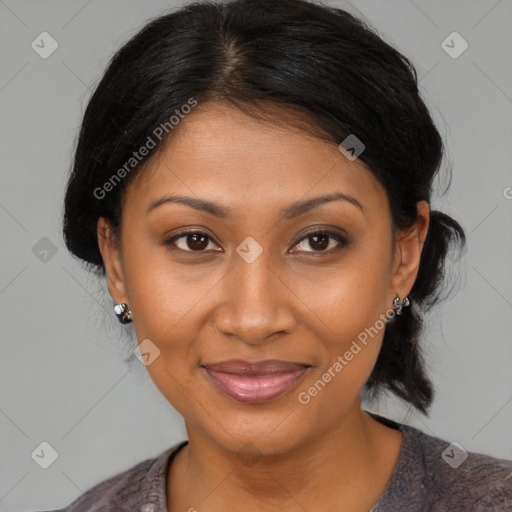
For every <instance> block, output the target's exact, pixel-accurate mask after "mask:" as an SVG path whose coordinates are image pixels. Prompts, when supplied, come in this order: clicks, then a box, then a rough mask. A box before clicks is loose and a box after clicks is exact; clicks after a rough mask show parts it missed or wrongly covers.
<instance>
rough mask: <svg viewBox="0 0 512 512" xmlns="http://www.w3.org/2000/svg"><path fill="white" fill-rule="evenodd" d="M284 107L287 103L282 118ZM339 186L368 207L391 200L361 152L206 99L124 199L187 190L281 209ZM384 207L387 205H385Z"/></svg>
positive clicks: (147, 199) (138, 201) (240, 204)
mask: <svg viewBox="0 0 512 512" xmlns="http://www.w3.org/2000/svg"><path fill="white" fill-rule="evenodd" d="M286 116H287V111H286V110H284V109H283V116H282V119H283V120H285V119H286ZM332 192H342V193H345V194H347V195H350V196H352V197H354V198H356V199H357V200H358V201H359V202H360V203H361V204H363V206H364V208H365V210H366V209H369V210H371V209H377V210H378V209H380V210H382V209H383V208H384V209H385V208H387V197H386V193H385V190H384V188H383V187H382V185H381V184H380V182H378V180H377V179H376V178H375V176H374V175H373V173H372V172H371V171H370V170H369V169H368V167H367V166H366V164H365V163H364V162H362V161H360V160H359V159H356V160H354V161H350V160H348V159H347V158H346V157H345V156H344V155H343V154H342V153H341V152H340V151H339V149H338V147H337V145H336V144H334V143H333V142H328V141H326V140H322V139H320V138H319V137H317V136H314V135H312V134H310V133H307V132H306V131H304V130H301V129H298V128H297V127H296V126H295V125H294V124H292V123H289V124H287V123H286V122H285V123H279V124H276V123H273V122H269V121H268V120H264V119H257V118H254V117H253V116H250V115H247V114H245V113H243V112H242V111H240V110H239V109H237V108H235V107H233V106H229V105H226V104H219V103H208V104H206V105H204V104H203V105H199V106H197V107H195V109H194V110H193V111H192V113H190V114H188V115H187V116H186V117H185V118H184V119H182V120H181V121H180V122H179V124H178V125H177V126H175V127H174V128H173V132H172V134H171V137H170V138H169V139H168V141H167V142H166V144H165V146H164V147H163V148H162V150H161V151H160V152H159V153H158V154H157V155H155V158H153V159H152V160H151V161H150V162H148V165H147V166H146V168H145V169H142V170H141V172H140V174H139V175H138V176H137V177H136V179H135V180H134V181H133V182H132V183H131V184H130V186H129V187H128V190H127V194H126V202H125V203H126V207H130V206H134V205H136V206H137V210H139V209H140V208H142V207H148V206H149V205H150V204H151V203H152V202H154V201H155V200H157V199H159V198H160V197H161V196H163V195H165V194H186V195H188V196H196V197H197V198H205V199H206V198H207V199H209V200H212V201H215V202H218V203H222V204H224V205H227V206H228V205H229V207H230V210H233V211H236V212H237V214H239V215H240V216H244V212H246V215H251V214H252V213H253V211H252V208H251V207H252V206H255V207H257V208H258V209H260V210H265V211H270V210H275V209H276V208H279V209H281V208H282V206H283V205H286V204H289V203H291V202H294V201H297V200H298V199H301V198H307V197H313V196H317V195H321V194H326V193H332ZM381 213H382V212H381Z"/></svg>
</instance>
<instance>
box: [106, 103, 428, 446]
mask: <svg viewBox="0 0 512 512" xmlns="http://www.w3.org/2000/svg"><path fill="white" fill-rule="evenodd" d="M174 131H175V133H173V138H172V139H171V140H170V141H169V143H168V145H167V147H166V148H165V150H164V152H163V153H162V154H161V156H160V157H159V158H158V159H155V160H154V161H152V162H151V164H150V169H151V170H150V171H149V172H148V170H147V169H146V170H144V171H142V173H141V174H140V175H139V176H137V179H136V180H135V181H133V182H132V183H130V185H129V187H128V189H127V191H126V196H125V202H124V205H123V212H122V229H121V240H120V246H121V247H120V249H121V250H120V252H118V251H117V249H116V247H115V246H114V245H112V244H111V243H107V241H106V240H107V239H106V238H104V237H103V236H102V234H103V235H104V234H108V231H105V227H108V226H107V224H105V223H104V222H103V220H102V219H100V222H99V224H98V233H99V235H100V236H99V243H100V248H101V250H102V254H103V257H104V260H105V264H106V267H107V273H108V280H109V290H110V293H111V294H112V296H113V297H114V299H115V300H116V301H117V302H126V303H127V304H128V305H129V307H130V309H131V311H132V318H133V321H134V326H135V332H136V335H137V339H138V341H139V343H141V342H143V341H144V340H150V342H148V341H144V343H145V346H144V347H145V350H142V351H143V352H148V353H149V354H150V355H149V356H147V357H149V358H150V361H151V362H150V364H149V365H148V366H147V370H148V372H149V374H150V376H151V378H152V379H153V381H154V382H155V384H156V386H157V387H158V388H159V389H160V391H161V392H162V394H163V395H164V396H165V397H166V398H167V400H168V401H169V402H170V403H171V404H172V405H173V406H174V407H175V408H176V409H177V410H178V411H179V412H180V413H181V414H182V415H183V417H184V419H185V422H186V424H187V428H188V429H189V430H191V431H194V432H197V433H200V434H201V435H203V436H205V437H206V438H208V439H210V440H213V441H214V442H215V443H216V444H217V445H219V446H221V447H223V448H224V449H226V450H229V451H232V452H238V451H239V450H240V449H241V448H242V447H243V446H244V445H246V446H255V447H256V448H255V449H256V450H257V451H258V452H259V453H262V454H267V453H268V454H270V453H283V452H286V451H288V450H291V449H293V448H297V447H299V446H301V445H304V444H305V443H308V442H310V441H311V440H312V439H314V438H316V437H318V436H319V435H321V434H322V433H326V432H328V431H329V430H332V429H333V428H336V425H337V424H339V422H340V420H342V419H343V418H344V417H347V415H348V414H349V413H350V412H351V411H354V410H355V408H356V407H357V408H358V410H359V393H360V390H361V388H362V387H363V384H364V383H365V381H366V380H367V378H368V377H369V375H370V373H371V370H372V368H373V366H374V364H375V361H376V358H377V356H378V353H379V349H380V347H381V341H382V337H383V334H384V328H383V327H384V325H385V322H384V321H383V319H385V315H386V313H388V314H389V311H390V308H391V305H392V301H393V298H394V297H395V296H396V295H397V294H398V295H399V296H400V297H401V298H403V297H404V296H405V295H407V293H408V292H409V291H410V289H411V288H412V285H413V283H414V279H415V276H416V271H417V264H418V261H419V255H420V252H421V245H422V240H420V241H418V238H416V239H414V237H412V238H411V237H409V238H408V240H409V242H406V241H405V240H406V239H405V238H404V239H403V240H402V241H400V242H399V243H398V244H397V246H396V247H393V245H392V224H391V217H390V210H389V205H388V201H387V196H386V192H385V190H384V188H383V187H382V186H381V185H380V183H379V182H378V181H377V179H376V178H375V177H374V176H373V174H372V173H371V172H370V171H369V170H368V169H367V168H366V167H365V165H364V164H363V163H362V162H361V161H359V160H354V161H351V160H349V159H348V158H347V157H346V156H345V155H344V154H342V153H341V152H340V150H339V149H338V148H337V147H336V146H335V145H334V144H328V143H326V142H323V141H320V140H319V139H317V138H314V137H312V136H310V135H307V134H305V133H303V132H299V131H297V130H293V129H291V128H283V127H277V126H276V125H272V124H269V123H264V122H261V121H257V120H255V119H254V118H252V117H247V116H246V115H244V114H243V113H241V112H240V111H238V110H236V109H233V108H232V107H228V106H225V105H221V104H214V103H211V104H208V108H207V109H206V108H204V106H199V107H197V108H196V109H195V110H194V111H193V112H192V113H191V114H189V115H188V117H186V118H185V119H184V120H182V121H181V122H180V124H179V125H178V126H177V127H175V128H174ZM363 142H364V141H363ZM336 194H339V196H340V199H336V200H331V201H318V202H316V201H313V202H310V201H311V200H312V199H314V198H319V197H322V196H327V195H336ZM168 196H186V197H188V198H190V201H194V204H195V207H192V206H190V205H186V204H183V203H180V202H174V201H167V202H164V201H162V199H163V198H166V197H168ZM344 197H345V199H343V198H344ZM156 203H159V205H155V204H156ZM210 203H212V204H215V205H216V206H215V208H212V207H210V206H209V205H210ZM304 204H306V205H307V207H301V206H300V205H304ZM221 210H222V211H223V212H224V215H223V216H220V215H219V211H221ZM283 212H286V214H283ZM427 217H428V216H427ZM427 224H428V218H427ZM426 228H427V226H424V230H426ZM315 229H321V230H323V231H329V232H330V234H329V235H320V236H315V235H312V236H309V237H308V236H306V235H308V233H310V232H311V231H314V230H315ZM189 230H195V231H198V232H200V233H201V234H200V235H199V236H198V235H196V236H194V235H193V234H192V235H188V236H187V235H185V236H181V238H178V235H180V234H181V235H182V234H183V232H186V231H189ZM423 233H424V231H423ZM171 238H174V241H172V242H171V241H169V240H170V239H171ZM420 238H422V236H420ZM410 240H412V242H411V241H410ZM404 256H405V257H404ZM363 340H364V341H363ZM155 346H156V347H157V348H158V350H159V351H160V352H159V355H158V356H157V357H156V358H155V355H156V354H157V353H158V350H156V349H155ZM357 347H359V350H358V348H357ZM153 358H154V360H153ZM233 359H236V360H245V361H249V362H250V363H254V362H257V361H261V360H280V361H285V362H291V363H297V364H298V366H295V367H290V368H289V369H288V370H289V371H287V372H284V368H281V367H280V366H275V367H274V368H273V369H272V368H271V369H267V370H266V371H267V373H268V372H270V371H278V372H282V373H273V374H272V375H266V376H259V377H257V378H256V377H254V375H252V376H247V375H241V376H240V375H238V376H236V375H233V374H226V373H214V372H210V373H209V372H208V371H207V370H206V368H205V367H207V366H208V365H212V364H213V363H219V362H223V361H227V360H233ZM291 369H294V371H291ZM223 370H224V371H228V372H229V371H235V372H238V373H240V372H243V371H244V368H239V367H236V366H229V367H226V368H224V369H223ZM245 370H247V368H245ZM260 370H262V372H263V373H265V370H264V369H263V368H260ZM213 376H217V379H220V380H217V379H216V378H214V377H213ZM222 382H223V383H224V387H223V385H222V384H221V383H222ZM315 383H316V384H315Z"/></svg>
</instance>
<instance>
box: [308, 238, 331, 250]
mask: <svg viewBox="0 0 512 512" xmlns="http://www.w3.org/2000/svg"><path fill="white" fill-rule="evenodd" d="M318 238H320V239H322V240H323V243H317V242H316V240H317V239H318ZM311 239H313V240H315V242H314V243H313V244H312V243H311V242H310V245H311V247H312V248H313V249H315V248H320V249H325V248H326V247H328V246H329V236H328V235H311ZM315 244H317V247H315ZM318 246H319V247H318Z"/></svg>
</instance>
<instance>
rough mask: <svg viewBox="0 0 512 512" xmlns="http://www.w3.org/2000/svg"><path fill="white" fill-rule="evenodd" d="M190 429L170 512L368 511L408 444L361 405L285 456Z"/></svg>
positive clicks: (171, 485)
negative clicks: (235, 446) (236, 510)
mask: <svg viewBox="0 0 512 512" xmlns="http://www.w3.org/2000/svg"><path fill="white" fill-rule="evenodd" d="M187 431H188V434H189V444H188V445H187V446H185V447H184V448H182V450H180V452H178V454H177V455H176V458H175V460H174V461H173V463H172V464H171V468H170V470H169V479H168V496H169V505H170V507H169V510H170V511H171V510H172V511H174V510H189V509H192V510H193V508H196V509H197V510H199V511H201V510H212V511H216V510H226V508H227V507H228V506H232V504H233V503H244V507H243V508H244V510H246V511H252V510H254V511H256V510H258V511H261V510H278V509H279V510H281V511H283V512H284V511H287V510H302V508H301V507H303V509H306V510H308V511H310V512H313V511H315V510H325V509H326V508H331V509H333V508H336V509H340V510H341V508H340V506H342V505H343V509H346V510H350V511H358V510H361V511H366V510H368V509H369V508H370V507H371V506H372V505H373V504H374V503H375V502H376V501H377V499H378V497H379V496H380V494H381V493H382V491H383V490H384V488H385V486H386V483H387V482H388V480H389V478H390V477H391V474H392V471H393V468H394V466H395V464H396V460H397V458H398V453H399V450H400V443H401V434H400V432H399V431H397V430H394V429H390V428H389V427H386V426H384V425H382V424H381V423H379V422H377V421H376V420H374V419H373V418H371V417H370V416H369V415H368V414H367V413H365V412H364V411H362V410H361V407H360V402H359V401H357V402H356V403H355V404H354V406H353V407H352V408H351V409H350V411H349V412H348V414H346V415H344V416H343V417H342V418H340V419H339V420H338V421H337V422H336V423H335V424H334V425H333V427H332V428H331V429H330V430H329V431H327V432H324V433H323V434H322V435H320V436H317V437H315V438H313V439H304V440H303V442H302V443H301V444H300V445H297V446H295V447H294V448H293V449H292V450H289V451H287V452H285V453H270V454H265V455H261V452H260V451H259V450H258V448H257V447H256V446H253V445H250V444H249V443H248V444H247V445H246V446H245V447H244V450H243V451H241V452H238V453H233V452H232V451H228V450H226V449H225V448H223V447H222V446H219V445H218V444H216V443H215V442H214V441H212V440H211V439H209V438H207V437H205V436H204V435H203V434H202V433H201V432H200V431H198V430H196V429H194V428H191V427H190V426H189V425H187ZM255 444H256V442H255V443H254V445H255ZM287 507H289V508H287ZM345 507H346V508H345Z"/></svg>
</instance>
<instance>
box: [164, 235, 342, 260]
mask: <svg viewBox="0 0 512 512" xmlns="http://www.w3.org/2000/svg"><path fill="white" fill-rule="evenodd" d="M189 235H203V236H205V237H206V238H208V239H209V240H210V241H212V242H214V243H217V242H216V240H215V239H213V238H212V237H211V236H209V235H207V234H206V233H204V232H203V231H199V230H190V231H183V232H181V233H179V234H177V235H175V236H173V237H172V238H169V239H168V240H166V241H165V242H164V244H165V245H168V246H172V245H173V244H174V242H175V241H176V240H179V239H180V238H186V237H188V236H189ZM319 235H322V236H328V237H329V238H331V239H334V240H336V241H337V242H339V244H340V245H339V246H338V247H335V248H334V249H333V248H331V249H329V250H328V251H295V253H296V254H297V253H301V252H305V253H310V254H332V253H333V252H335V251H337V250H339V249H342V248H343V247H345V246H347V245H348V240H347V238H345V237H344V236H342V235H340V234H339V233H335V232H334V231H329V230H326V229H314V230H311V231H309V232H308V233H306V234H305V235H304V236H303V237H302V238H301V239H300V240H299V241H298V242H297V243H296V244H294V246H293V247H296V246H297V245H299V244H300V243H301V242H303V241H304V240H307V239H308V238H309V237H312V236H319ZM171 248H172V249H173V250H178V251H183V252H189V253H204V252H207V251H205V250H201V251H192V250H188V251H187V250H184V249H180V248H178V247H171Z"/></svg>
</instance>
